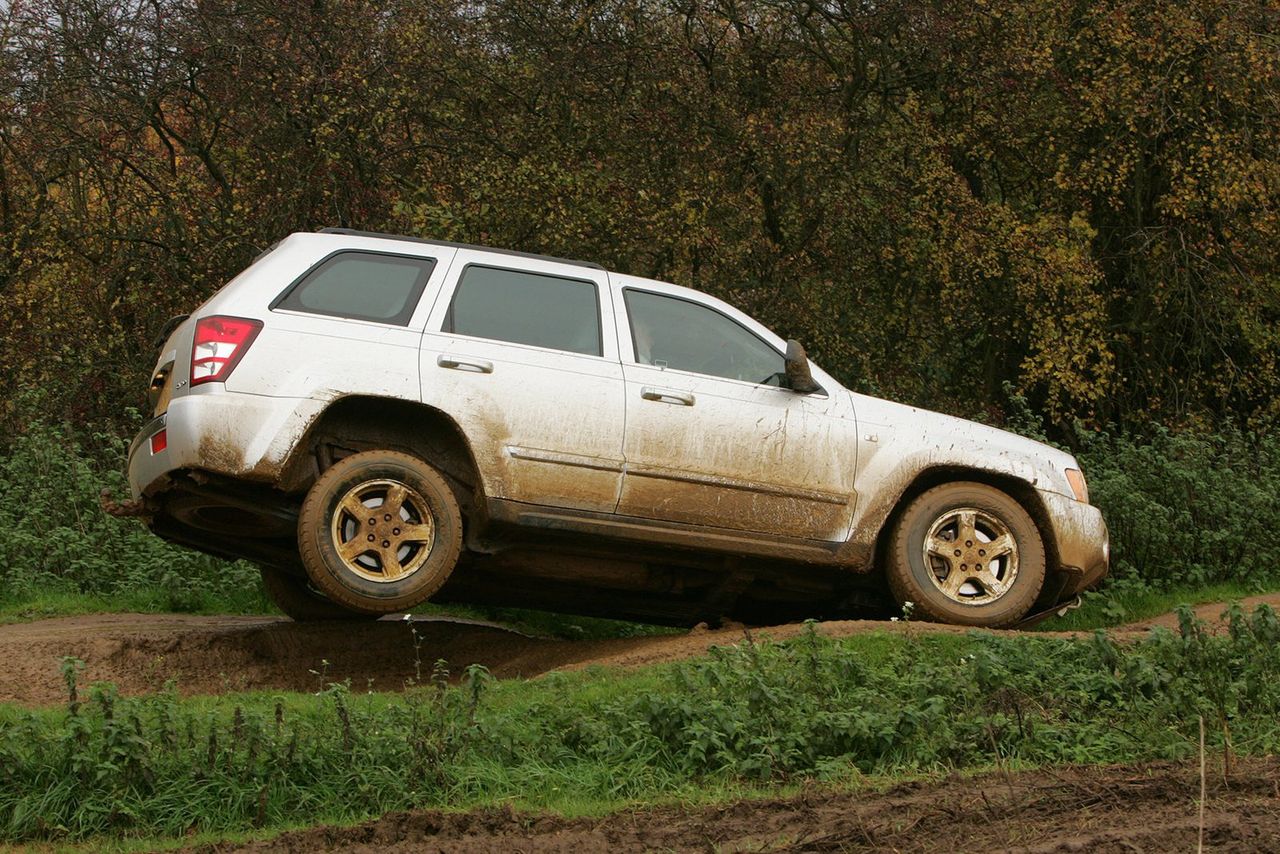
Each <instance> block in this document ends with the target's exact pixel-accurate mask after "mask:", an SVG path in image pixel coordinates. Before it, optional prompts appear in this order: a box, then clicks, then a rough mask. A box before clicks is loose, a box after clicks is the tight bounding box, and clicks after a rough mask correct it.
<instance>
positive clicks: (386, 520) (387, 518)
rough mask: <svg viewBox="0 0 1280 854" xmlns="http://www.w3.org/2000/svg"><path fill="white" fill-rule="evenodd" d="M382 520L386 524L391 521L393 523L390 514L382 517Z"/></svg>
mask: <svg viewBox="0 0 1280 854" xmlns="http://www.w3.org/2000/svg"><path fill="white" fill-rule="evenodd" d="M382 520H383V521H384V522H390V521H391V514H390V513H388V514H386V515H385V516H383V517H382Z"/></svg>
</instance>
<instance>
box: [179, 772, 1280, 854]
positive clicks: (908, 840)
mask: <svg viewBox="0 0 1280 854" xmlns="http://www.w3.org/2000/svg"><path fill="white" fill-rule="evenodd" d="M1210 767H1211V769H1212V770H1211V771H1210V773H1209V775H1208V779H1207V783H1208V787H1207V788H1208V797H1207V798H1206V803H1205V816H1204V843H1205V846H1206V850H1210V851H1236V852H1272V851H1275V850H1276V844H1277V840H1280V794H1278V793H1280V759H1277V758H1276V757H1268V758H1265V759H1243V760H1239V764H1238V766H1237V768H1236V771H1235V773H1234V774H1233V775H1232V777H1231V778H1230V779H1224V777H1223V776H1222V774H1221V771H1220V765H1219V763H1217V762H1211V763H1210ZM1199 771H1200V769H1199V764H1198V763H1197V762H1186V763H1178V764H1175V763H1153V764H1144V765H1121V766H1084V767H1074V768H1071V767H1068V768H1059V769H1050V770H1035V771H1022V772H1013V773H1002V772H995V773H988V774H981V775H978V776H972V777H970V776H962V775H959V774H952V775H949V776H947V777H945V778H943V779H938V780H928V781H921V782H912V783H904V784H901V785H897V786H894V787H892V788H890V789H888V790H886V791H873V790H872V791H869V790H866V789H863V790H853V791H849V790H844V791H839V790H837V791H832V790H830V789H823V788H821V787H813V788H810V789H805V790H802V791H801V792H800V793H799V794H797V795H793V796H790V797H784V798H760V799H756V800H744V801H738V802H736V803H730V804H721V805H715V806H707V807H690V808H680V807H658V808H648V809H629V810H623V811H620V812H617V813H613V814H610V815H607V816H605V817H603V818H577V819H568V818H563V817H560V816H556V815H549V814H545V813H542V814H535V813H521V812H516V811H514V810H511V809H509V808H508V809H486V810H473V811H470V812H441V811H436V810H422V811H415V812H397V813H390V814H388V815H385V816H383V817H381V818H378V819H375V820H373V821H368V822H364V823H362V824H358V825H356V826H354V827H313V828H307V829H305V830H296V831H290V832H287V833H284V834H281V835H279V836H276V837H274V838H270V839H264V840H260V841H255V842H249V843H244V844H240V843H223V844H217V845H206V846H199V847H196V848H194V849H188V850H193V851H198V852H201V854H231V852H246V854H247V852H284V854H302V852H307V853H308V854H309V853H310V852H313V851H342V852H348V854H372V852H392V853H393V854H394V852H410V851H432V852H459V854H461V852H466V854H473V852H495V854H507V852H512V851H521V852H531V854H535V853H536V852H566V854H577V853H578V852H582V851H652V850H659V851H723V852H749V851H750V852H760V851H812V852H825V851H831V852H837V851H885V852H889V851H893V852H920V854H934V852H938V851H1007V852H1023V854H1032V852H1039V854H1052V852H1070V851H1089V852H1095V851H1107V852H1111V851H1115V852H1131V851H1194V850H1195V849H1196V845H1197V842H1198V840H1199V836H1200V823H1199V815H1198V799H1199V795H1200V774H1199Z"/></svg>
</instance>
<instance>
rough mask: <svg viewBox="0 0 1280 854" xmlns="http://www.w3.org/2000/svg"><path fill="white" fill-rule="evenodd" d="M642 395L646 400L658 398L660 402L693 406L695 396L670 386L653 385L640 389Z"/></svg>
mask: <svg viewBox="0 0 1280 854" xmlns="http://www.w3.org/2000/svg"><path fill="white" fill-rule="evenodd" d="M640 396H641V397H643V398H644V399H645V400H656V401H658V402H660V403H678V404H680V405H681V406H693V401H694V397H693V395H691V394H689V392H687V391H676V390H675V389H670V388H654V387H653V386H648V385H647V386H644V387H643V388H641V389H640Z"/></svg>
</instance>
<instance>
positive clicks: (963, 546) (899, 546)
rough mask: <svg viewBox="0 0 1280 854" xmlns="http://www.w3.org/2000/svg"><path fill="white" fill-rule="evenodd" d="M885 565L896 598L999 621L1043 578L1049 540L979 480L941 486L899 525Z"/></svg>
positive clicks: (1028, 600)
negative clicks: (1045, 545)
mask: <svg viewBox="0 0 1280 854" xmlns="http://www.w3.org/2000/svg"><path fill="white" fill-rule="evenodd" d="M888 558H889V559H888V566H887V567H886V571H887V574H888V579H889V587H890V588H891V589H892V590H893V594H894V597H895V598H896V599H897V600H898V603H899V604H900V605H901V604H904V603H906V602H911V603H913V614H914V615H915V616H917V617H923V618H924V619H927V620H936V621H938V622H943V623H956V624H959V625H965V626H987V627H992V628H999V627H1002V626H1009V625H1012V624H1014V623H1016V622H1017V621H1018V620H1020V619H1021V618H1022V617H1023V616H1025V615H1026V613H1027V612H1028V611H1029V610H1031V606H1032V605H1033V604H1035V601H1036V597H1037V596H1039V595H1040V588H1041V587H1042V586H1044V576H1045V551H1044V540H1043V539H1042V538H1041V536H1040V530H1039V529H1038V528H1037V527H1036V524H1035V521H1034V520H1032V518H1031V516H1030V515H1029V514H1028V513H1027V511H1026V510H1025V509H1023V507H1022V505H1020V504H1019V503H1018V502H1017V501H1015V500H1014V499H1013V498H1011V497H1009V496H1008V495H1006V494H1005V493H1003V492H1001V491H1000V490H998V489H995V488H993V487H990V486H987V485H985V484H981V483H970V482H957V483H948V484H943V485H942V486H936V487H934V488H933V489H930V490H929V491H927V492H925V493H923V494H922V495H920V496H919V497H917V498H916V499H915V500H914V501H912V502H911V503H910V504H909V505H908V506H907V508H906V510H905V511H904V512H903V514H902V516H901V518H900V519H899V520H898V523H897V526H896V527H895V528H894V532H893V538H892V540H891V543H890V554H889V555H888Z"/></svg>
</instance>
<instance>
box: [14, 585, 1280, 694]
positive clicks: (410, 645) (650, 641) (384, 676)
mask: <svg viewBox="0 0 1280 854" xmlns="http://www.w3.org/2000/svg"><path fill="white" fill-rule="evenodd" d="M1261 602H1266V603H1268V604H1270V605H1272V606H1273V607H1277V608H1280V594H1270V595H1267V596H1256V597H1252V598H1250V599H1246V600H1244V604H1245V606H1246V607H1247V608H1252V607H1253V606H1254V605H1256V604H1258V603H1261ZM1224 607H1225V606H1224V605H1221V604H1212V605H1202V606H1200V607H1199V608H1198V609H1197V613H1198V614H1199V615H1200V616H1201V618H1202V619H1205V620H1206V621H1207V622H1210V623H1214V622H1216V621H1217V618H1218V615H1219V614H1220V613H1221V612H1222V610H1223V608H1224ZM1151 625H1164V626H1167V627H1170V628H1176V626H1177V620H1176V618H1175V617H1174V615H1172V614H1168V615H1165V616H1163V617H1160V618H1157V619H1154V620H1149V621H1144V622H1141V623H1135V624H1132V625H1129V626H1125V627H1122V628H1120V629H1114V630H1112V632H1113V634H1115V635H1118V636H1121V637H1126V636H1128V637H1133V636H1138V635H1141V634H1143V633H1145V632H1146V631H1147V630H1148V628H1149V627H1150V626H1151ZM413 626H414V628H415V629H416V631H417V633H418V638H419V647H418V650H417V652H416V653H415V649H414V642H413V637H412V635H411V633H410V631H409V625H408V624H407V623H406V622H405V621H403V620H394V619H387V620H380V621H377V622H352V623H294V622H292V621H290V620H287V619H285V618H280V617H197V616H190V615H183V614H99V615H92V616H85V617H63V618H57V619H51V620H40V621H37V622H31V623H18V624H13V625H7V626H0V662H3V664H0V702H9V703H17V704H20V705H25V706H40V705H50V704H56V703H59V702H61V701H62V700H63V699H65V688H64V686H63V680H62V676H61V672H60V664H61V659H62V657H63V656H74V657H76V658H79V659H82V660H83V661H84V662H85V665H86V667H85V672H84V674H83V676H82V679H81V681H82V684H88V683H90V682H96V681H109V682H113V683H115V684H116V686H117V687H118V688H119V689H120V692H121V693H122V694H126V695H133V694H141V693H146V692H149V691H155V690H158V689H160V688H162V687H163V686H164V685H165V683H166V681H168V680H169V679H174V680H176V682H177V686H178V689H179V691H181V692H182V693H183V694H221V693H226V692H228V691H243V690H291V691H315V690H318V689H319V688H320V687H322V686H323V685H324V684H327V683H328V682H339V681H342V680H345V679H350V680H351V685H352V687H353V688H355V689H357V690H364V689H366V688H371V689H373V690H383V691H386V690H398V689H399V688H401V687H403V685H404V684H405V682H406V681H407V680H409V679H413V678H416V676H417V671H418V663H419V662H420V664H421V671H422V676H423V677H425V676H427V675H428V674H429V673H430V670H431V667H432V665H433V664H434V662H435V661H436V660H437V659H444V660H445V661H447V662H448V664H449V668H450V670H451V671H452V672H454V673H458V672H461V670H462V669H463V668H464V667H466V666H467V665H470V664H482V665H484V666H485V667H487V668H489V670H490V671H491V672H492V673H493V674H494V675H495V676H497V677H499V678H512V677H530V676H537V675H538V674H541V673H546V672H547V671H549V670H557V669H560V670H563V669H573V668H579V667H585V666H589V665H602V666H608V667H638V666H643V665H648V664H656V663H660V662H665V661H676V660H680V659H684V658H690V657H693V656H697V655H701V654H703V653H705V652H706V651H707V650H708V649H709V648H710V647H712V646H717V645H718V646H727V645H731V644H735V643H738V642H739V641H741V640H742V638H743V632H742V630H741V629H718V630H697V629H695V630H694V631H692V632H690V633H688V634H682V635H668V636H660V637H642V638H620V639H615V640H603V641H570V640H551V639H546V638H533V637H529V636H527V635H523V634H520V633H518V632H514V631H511V630H508V629H505V628H503V627H501V626H497V625H493V624H486V623H479V622H475V621H465V620H443V619H433V618H425V619H424V618H420V617H419V618H415V619H414V621H413ZM818 630H819V631H820V632H821V633H822V634H824V635H827V636H829V637H844V636H848V635H854V634H860V633H864V632H871V631H891V632H903V631H914V632H966V631H969V629H965V628H961V627H956V626H941V625H936V624H929V623H912V624H910V625H907V624H905V623H900V622H885V621H873V620H858V621H843V622H828V623H821V624H819V629H818ZM803 631H804V626H803V625H802V624H788V625H780V626H771V627H767V628H753V629H752V630H751V632H752V635H753V637H756V638H762V637H769V638H772V639H774V640H785V639H787V638H791V637H795V636H796V635H798V634H800V633H801V632H803ZM1052 634H1058V633H1052ZM325 662H328V664H327V665H326V664H325ZM312 671H314V672H312Z"/></svg>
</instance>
